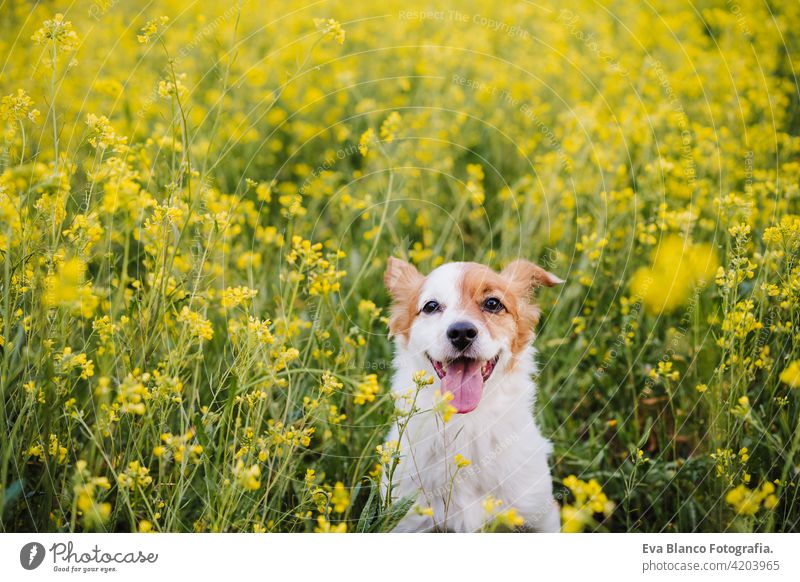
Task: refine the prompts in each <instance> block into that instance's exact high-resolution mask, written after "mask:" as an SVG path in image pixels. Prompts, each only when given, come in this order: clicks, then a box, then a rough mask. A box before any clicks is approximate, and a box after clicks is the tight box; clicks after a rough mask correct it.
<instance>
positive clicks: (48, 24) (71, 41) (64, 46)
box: [31, 14, 80, 52]
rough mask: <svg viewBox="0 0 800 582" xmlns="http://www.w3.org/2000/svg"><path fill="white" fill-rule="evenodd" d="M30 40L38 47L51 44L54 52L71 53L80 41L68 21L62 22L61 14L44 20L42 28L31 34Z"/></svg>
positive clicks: (62, 16)
mask: <svg viewBox="0 0 800 582" xmlns="http://www.w3.org/2000/svg"><path fill="white" fill-rule="evenodd" d="M31 40H32V41H33V42H35V43H37V44H40V45H48V44H51V43H52V44H53V45H54V46H55V47H56V50H59V51H64V52H71V51H74V50H77V48H78V45H79V44H80V40H79V39H78V35H77V34H76V33H75V30H74V29H73V28H72V23H71V22H70V21H68V20H67V21H65V20H64V15H63V14H56V15H55V17H53V18H52V19H50V20H45V21H44V23H43V25H42V27H41V28H40V29H39V30H37V31H36V32H34V33H33V36H32V37H31Z"/></svg>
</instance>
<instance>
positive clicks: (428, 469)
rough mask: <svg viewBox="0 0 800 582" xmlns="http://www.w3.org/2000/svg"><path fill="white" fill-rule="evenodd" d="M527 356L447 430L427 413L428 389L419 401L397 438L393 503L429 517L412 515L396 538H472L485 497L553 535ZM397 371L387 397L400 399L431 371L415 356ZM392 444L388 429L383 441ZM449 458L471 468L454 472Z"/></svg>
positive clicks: (544, 446) (483, 518) (544, 449)
mask: <svg viewBox="0 0 800 582" xmlns="http://www.w3.org/2000/svg"><path fill="white" fill-rule="evenodd" d="M402 351H403V350H400V352H402ZM533 356H534V352H533V348H528V350H526V352H525V353H524V354H523V357H521V358H520V361H519V363H518V364H517V366H516V367H515V369H514V370H513V371H512V372H510V373H506V374H503V375H501V376H497V377H493V378H491V379H490V380H489V381H488V382H487V385H486V388H485V394H484V396H483V398H482V400H481V402H480V405H479V406H478V408H477V409H475V410H474V411H472V412H470V413H468V414H458V415H454V416H453V417H452V419H451V420H450V422H448V423H446V424H445V423H444V422H442V419H441V417H440V416H438V415H435V414H434V413H433V412H431V411H430V410H431V407H432V405H433V400H434V399H433V394H434V392H435V390H436V388H435V386H428V387H426V388H423V390H422V391H421V392H420V393H419V395H418V397H417V402H416V407H417V409H418V410H420V411H423V412H420V413H418V414H416V415H414V416H413V417H412V419H411V420H410V421H409V424H408V427H407V428H406V430H405V432H404V434H403V439H402V442H401V443H400V445H401V450H400V454H401V461H400V463H399V465H398V467H397V469H396V471H395V474H394V476H393V486H392V497H393V498H394V499H399V498H402V497H406V496H409V495H412V496H416V498H417V503H416V504H417V506H418V507H420V508H431V509H432V510H433V516H428V515H421V514H420V513H418V512H417V511H415V510H414V509H412V510H411V512H409V515H408V516H407V517H406V518H405V519H404V520H403V522H401V524H400V525H399V526H398V528H397V531H430V530H450V531H461V532H464V531H476V530H479V529H480V528H481V527H482V526H483V525H484V524H485V523H486V522H487V521H488V520H490V519H491V517H492V516H491V514H487V512H486V511H485V509H484V502H485V500H486V499H487V497H489V496H491V497H492V498H494V499H499V500H501V501H502V502H503V505H502V506H501V509H508V508H511V507H513V508H514V509H516V510H517V512H518V514H519V515H521V516H522V517H523V518H524V519H525V522H526V526H528V527H530V528H533V529H537V530H540V531H557V530H558V528H559V518H558V512H557V508H556V506H555V503H554V501H553V498H552V484H551V478H550V471H549V468H548V465H547V458H548V455H549V454H550V452H551V450H552V447H551V445H550V443H549V441H547V440H546V439H545V438H544V437H542V435H541V433H540V432H539V429H538V427H537V426H536V424H535V421H534V417H533V403H534V397H535V384H534V382H533V380H532V379H531V374H532V373H533V371H534V365H533ZM396 363H397V364H398V369H397V371H396V373H395V376H394V381H393V386H392V389H393V391H394V392H395V393H397V394H399V395H402V394H407V393H408V392H409V390H410V389H412V387H413V383H412V381H411V378H412V376H413V374H414V373H415V372H417V371H418V370H420V369H426V370H427V369H428V368H429V367H430V364H429V363H427V362H426V361H424V359H422V358H420V357H419V356H416V357H414V356H409V355H403V354H402V353H399V354H398V357H397V358H396ZM429 372H432V371H430V370H429ZM400 401H401V402H402V399H400ZM397 438H398V430H397V428H396V427H395V428H393V429H392V431H391V433H390V434H389V436H388V440H390V441H391V440H397ZM456 455H462V456H463V457H464V458H466V459H468V460H469V461H470V462H471V464H470V465H469V466H467V467H463V468H461V469H458V470H457V467H456V464H455V462H454V457H455V456H456Z"/></svg>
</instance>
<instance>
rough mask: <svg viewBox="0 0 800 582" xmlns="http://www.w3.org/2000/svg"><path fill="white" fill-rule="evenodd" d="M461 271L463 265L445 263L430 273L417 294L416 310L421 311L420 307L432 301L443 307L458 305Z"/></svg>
mask: <svg viewBox="0 0 800 582" xmlns="http://www.w3.org/2000/svg"><path fill="white" fill-rule="evenodd" d="M463 271H464V263H447V264H446V265H442V266H441V267H438V268H436V269H434V270H433V271H431V274H430V275H428V277H427V278H426V279H425V284H424V285H423V286H422V292H421V293H420V294H419V305H417V309H422V306H423V305H425V304H426V303H427V302H428V301H430V300H432V299H435V300H436V301H438V302H439V303H441V304H442V305H444V306H445V307H455V306H456V305H458V304H459V301H460V300H461V297H460V293H459V288H460V283H461V278H462V276H463Z"/></svg>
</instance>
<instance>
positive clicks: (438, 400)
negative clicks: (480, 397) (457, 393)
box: [433, 390, 458, 423]
mask: <svg viewBox="0 0 800 582" xmlns="http://www.w3.org/2000/svg"><path fill="white" fill-rule="evenodd" d="M452 400H453V394H451V393H450V392H445V393H444V394H442V393H441V392H440V391H439V390H437V391H436V392H434V394H433V411H434V412H435V413H437V414H440V415H441V416H442V421H444V422H445V423H448V422H450V419H452V418H453V415H454V414H455V413H456V412H458V409H457V408H456V407H455V406H453V405H452V404H450V402H451V401H452Z"/></svg>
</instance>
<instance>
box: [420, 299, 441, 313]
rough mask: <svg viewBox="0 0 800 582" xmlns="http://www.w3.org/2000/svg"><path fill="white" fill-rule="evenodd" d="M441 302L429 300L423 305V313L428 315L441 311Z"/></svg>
mask: <svg viewBox="0 0 800 582" xmlns="http://www.w3.org/2000/svg"><path fill="white" fill-rule="evenodd" d="M439 307H440V306H439V303H438V302H437V301H428V302H427V303H426V304H425V305H423V306H422V313H425V314H426V315H430V314H431V313H436V312H437V311H439Z"/></svg>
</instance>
